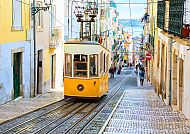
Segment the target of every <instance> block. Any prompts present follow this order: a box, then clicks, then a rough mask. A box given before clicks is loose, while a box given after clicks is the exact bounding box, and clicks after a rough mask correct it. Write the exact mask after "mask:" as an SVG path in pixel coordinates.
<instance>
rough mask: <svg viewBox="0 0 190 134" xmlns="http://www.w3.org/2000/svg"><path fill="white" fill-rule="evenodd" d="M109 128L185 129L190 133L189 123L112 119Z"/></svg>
mask: <svg viewBox="0 0 190 134" xmlns="http://www.w3.org/2000/svg"><path fill="white" fill-rule="evenodd" d="M108 126H109V127H111V128H114V129H117V128H122V129H123V128H133V129H158V130H163V129H167V130H173V129H181V130H183V129H184V130H189V132H190V123H188V122H149V121H134V120H130V121H129V120H117V119H111V120H110V122H109V123H108ZM106 128H107V127H106ZM106 131H107V130H106Z"/></svg>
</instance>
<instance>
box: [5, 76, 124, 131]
mask: <svg viewBox="0 0 190 134" xmlns="http://www.w3.org/2000/svg"><path fill="white" fill-rule="evenodd" d="M121 79H122V78H120V79H117V80H110V81H109V84H110V86H109V89H110V92H112V90H113V89H112V88H113V87H114V86H116V85H117V83H118V82H119V81H120V80H121ZM99 103H101V102H99ZM99 103H98V104H99ZM76 104H77V106H76V107H75V108H73V109H72V106H73V105H76ZM92 104H93V103H92ZM92 104H91V105H92ZM78 105H79V104H78V103H75V101H74V100H72V101H71V102H70V101H69V102H66V100H64V104H62V105H61V104H60V105H59V106H57V107H56V108H54V109H51V110H49V111H47V112H45V113H43V114H41V115H39V116H37V117H34V118H31V119H29V120H27V121H24V122H22V123H20V124H18V125H16V126H14V127H12V128H9V129H7V130H5V131H3V133H2V134H7V133H9V134H10V133H14V134H15V133H25V132H27V131H28V130H33V129H34V127H35V126H36V124H38V123H41V122H43V121H46V120H48V119H50V118H52V117H54V116H60V114H61V113H62V112H63V111H66V110H67V111H68V113H66V114H65V115H64V117H67V116H69V114H71V111H73V112H75V113H73V116H74V115H76V114H77V113H80V107H82V108H81V110H82V109H84V108H85V107H88V106H90V104H86V102H85V103H82V104H81V105H80V107H79V106H78ZM68 109H70V110H68ZM76 109H77V111H76ZM94 109H95V108H94ZM92 111H93V110H92ZM86 116H87V115H86ZM86 116H85V117H86ZM71 117H72V116H70V118H71ZM85 117H84V118H85ZM62 118H63V116H62ZM59 119H60V118H59ZM68 120H69V118H68ZM56 121H58V120H56ZM56 121H53V122H50V123H49V124H46V126H44V127H41V129H38V130H36V131H32V132H33V133H38V132H40V131H39V130H42V129H44V128H46V127H47V126H49V125H50V124H52V123H56ZM39 126H40V125H39Z"/></svg>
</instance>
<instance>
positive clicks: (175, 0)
mask: <svg viewBox="0 0 190 134" xmlns="http://www.w3.org/2000/svg"><path fill="white" fill-rule="evenodd" d="M183 17H184V0H172V1H170V9H169V27H168V32H169V33H171V34H174V35H177V36H180V37H182V29H183Z"/></svg>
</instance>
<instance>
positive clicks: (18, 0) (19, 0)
mask: <svg viewBox="0 0 190 134" xmlns="http://www.w3.org/2000/svg"><path fill="white" fill-rule="evenodd" d="M15 1H16V2H20V3H22V4H25V5H28V6H30V4H29V3H26V2H23V1H22V0H15ZM48 13H49V14H50V15H51V16H52V17H53V18H54V19H55V20H56V21H57V22H59V23H60V24H61V25H62V26H63V27H64V28H67V29H68V27H67V26H65V25H64V24H63V23H62V22H61V21H60V20H58V19H57V18H56V17H55V16H54V15H53V14H52V13H51V12H50V11H49V10H48ZM71 32H74V33H80V32H76V31H71Z"/></svg>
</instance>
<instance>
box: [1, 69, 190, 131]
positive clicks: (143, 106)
mask: <svg viewBox="0 0 190 134" xmlns="http://www.w3.org/2000/svg"><path fill="white" fill-rule="evenodd" d="M137 80H138V78H137V77H136V75H135V73H134V70H133V69H132V68H131V69H127V68H124V69H123V70H122V72H121V75H116V76H115V78H114V79H110V80H109V93H108V95H107V96H104V97H102V98H101V99H100V100H98V101H92V100H91V101H90V100H75V99H66V100H62V101H59V102H57V103H55V104H52V105H49V106H47V107H45V108H42V109H40V110H37V111H34V112H32V113H29V114H26V115H23V116H21V117H20V118H16V119H13V120H10V121H8V122H5V123H2V124H1V125H0V133H2V134H5V133H6V134H9V133H39V134H40V133H56V134H57V133H70V134H74V133H81V134H89V133H90V134H91V133H92V134H98V133H105V134H115V133H126V134H134V133H137V134H142V133H144V134H148V133H150V134H152V133H159V134H161V133H163V134H164V133H172V134H182V133H184V134H188V133H190V123H189V122H188V120H187V119H186V118H185V116H184V115H183V114H180V113H177V112H172V109H171V107H169V106H166V105H165V104H164V103H163V101H162V100H161V99H160V98H159V97H158V95H157V94H156V93H155V91H154V87H153V86H151V85H149V84H148V83H147V82H145V85H144V86H139V84H138V82H137ZM47 99H48V98H47ZM28 101H29V100H28ZM30 101H32V100H30ZM5 105H6V104H5ZM14 105H15V104H14ZM14 105H12V107H14ZM17 105H19V102H18V103H17ZM9 107H10V105H9ZM2 110H3V109H2Z"/></svg>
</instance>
